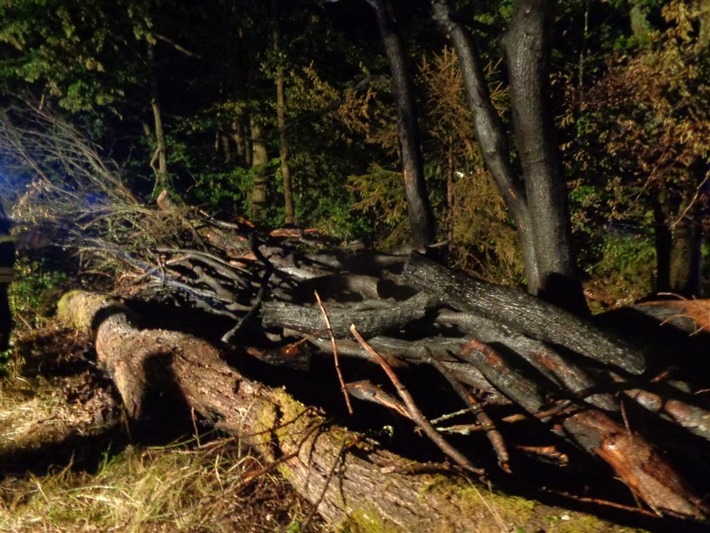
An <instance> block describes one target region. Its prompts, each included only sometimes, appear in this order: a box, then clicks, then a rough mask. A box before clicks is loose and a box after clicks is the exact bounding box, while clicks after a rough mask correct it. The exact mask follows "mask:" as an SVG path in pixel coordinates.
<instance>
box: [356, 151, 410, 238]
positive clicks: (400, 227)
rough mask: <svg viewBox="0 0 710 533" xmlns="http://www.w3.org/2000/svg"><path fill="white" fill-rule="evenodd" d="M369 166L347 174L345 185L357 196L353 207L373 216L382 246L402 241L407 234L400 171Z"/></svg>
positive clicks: (375, 165) (406, 219)
mask: <svg viewBox="0 0 710 533" xmlns="http://www.w3.org/2000/svg"><path fill="white" fill-rule="evenodd" d="M369 170H370V171H369V172H368V173H366V174H361V175H359V176H350V178H349V185H350V187H351V188H352V190H353V192H354V193H355V195H356V197H357V201H356V202H355V204H354V207H355V209H358V210H360V211H362V212H364V213H367V214H369V215H370V216H371V217H372V218H373V223H374V225H375V228H374V229H375V232H376V234H377V235H381V236H382V237H383V238H382V240H381V242H380V245H381V246H382V247H383V248H385V249H387V248H392V247H396V246H397V245H399V244H402V243H403V242H406V240H407V237H408V235H409V219H408V218H407V204H406V202H405V200H404V181H403V179H402V174H401V173H400V172H394V171H391V170H387V169H385V168H383V167H381V166H379V165H377V164H373V165H372V166H371V167H370V169H369Z"/></svg>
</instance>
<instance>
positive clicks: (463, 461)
mask: <svg viewBox="0 0 710 533" xmlns="http://www.w3.org/2000/svg"><path fill="white" fill-rule="evenodd" d="M350 332H351V333H352V334H353V336H354V337H355V338H356V339H357V341H358V342H359V343H360V345H361V346H362V347H363V348H364V349H365V350H366V351H367V352H368V353H369V354H370V355H372V356H373V357H374V358H375V361H377V363H378V364H379V365H380V367H382V370H384V371H385V374H387V377H388V378H389V379H390V381H391V382H392V384H393V385H394V386H395V389H397V394H399V397H400V398H402V401H403V402H404V403H405V405H406V406H407V409H409V412H410V414H411V415H412V419H413V420H414V421H415V422H416V423H417V425H418V426H419V427H420V428H421V429H422V431H424V433H425V434H426V435H427V437H429V438H430V439H431V441H432V442H433V443H434V444H436V445H437V446H438V447H439V449H440V450H441V451H442V452H444V453H445V454H446V455H448V456H449V457H450V458H451V459H452V460H453V461H454V462H455V463H456V464H458V465H459V466H460V467H461V468H463V469H465V470H468V471H469V472H473V473H474V474H478V475H483V474H484V473H485V470H483V469H482V468H476V467H475V466H473V464H471V462H470V461H469V460H468V459H467V458H466V457H465V456H464V455H463V454H462V453H461V452H459V451H458V450H457V449H456V448H454V447H453V446H451V444H449V443H448V442H447V441H446V439H444V438H443V437H442V436H441V435H440V434H439V433H438V432H437V431H436V429H434V426H432V425H431V423H429V421H428V420H427V419H426V417H425V416H424V415H423V414H422V412H421V410H420V409H419V408H418V407H417V404H416V403H415V402H414V398H412V395H411V394H409V391H408V390H407V388H406V387H405V386H404V385H403V384H402V382H401V381H400V380H399V378H398V377H397V374H395V373H394V370H392V367H390V366H389V365H388V364H387V361H385V359H384V357H382V356H381V355H380V354H379V353H377V351H376V350H375V349H374V348H373V347H372V346H370V345H369V344H368V343H367V341H366V340H365V339H364V338H363V337H362V335H360V332H358V330H357V328H356V327H355V324H353V325H351V326H350Z"/></svg>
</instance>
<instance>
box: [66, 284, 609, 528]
mask: <svg viewBox="0 0 710 533" xmlns="http://www.w3.org/2000/svg"><path fill="white" fill-rule="evenodd" d="M59 309H60V317H61V318H62V320H63V321H64V322H65V323H68V324H71V325H73V326H74V327H76V328H79V329H82V330H89V329H90V330H91V331H92V334H93V336H94V339H95V345H96V351H97V358H98V364H99V366H100V368H102V369H104V370H105V372H106V373H107V374H108V375H109V376H110V377H111V378H112V380H113V382H114V383H115V385H116V387H117V389H118V390H119V392H120V394H121V397H122V399H123V401H124V403H125V405H126V407H127V411H128V413H129V414H131V415H132V416H134V417H138V418H140V417H141V416H142V415H143V414H144V412H145V410H146V409H148V408H149V406H148V405H147V402H148V401H149V397H150V394H149V392H150V390H152V389H154V388H156V387H159V388H174V389H175V390H177V391H179V392H180V394H181V395H182V397H183V398H184V400H185V402H186V403H187V405H188V406H189V407H190V408H191V409H192V410H194V412H195V413H197V414H198V415H199V416H201V417H203V418H204V419H205V420H207V421H209V422H211V423H212V424H213V425H214V426H215V427H217V428H219V429H221V430H223V431H225V432H228V433H230V434H233V435H235V436H238V437H239V438H240V439H241V440H242V441H243V442H245V443H246V444H248V445H250V446H252V447H254V448H255V449H256V450H257V451H258V452H259V453H261V454H262V455H263V456H264V457H265V458H266V460H267V461H270V462H271V464H273V465H275V466H277V468H278V469H279V471H280V472H281V473H282V475H283V476H284V477H285V478H286V479H287V480H288V481H289V482H290V483H291V484H292V485H293V486H294V488H296V490H297V491H299V492H300V493H301V494H303V495H304V496H305V497H306V498H307V499H308V500H310V501H311V502H313V503H314V504H315V505H316V506H317V508H318V511H319V512H320V513H321V514H322V515H323V516H324V517H325V518H327V519H329V520H330V521H332V522H336V523H341V522H343V521H350V522H351V523H354V522H359V523H361V524H360V527H362V528H368V529H371V528H373V527H375V528H378V529H388V530H392V529H393V528H394V529H396V530H399V531H433V530H438V531H441V530H446V531H500V530H509V529H510V528H511V527H518V528H524V529H526V530H537V529H539V528H541V527H544V520H546V519H548V518H549V517H550V516H551V515H554V514H555V512H556V510H555V509H554V508H550V507H547V506H544V505H542V504H524V505H521V504H520V501H519V498H514V497H512V498H510V497H504V496H502V495H500V494H493V493H491V492H489V489H483V488H482V487H478V486H476V485H475V484H474V483H472V482H471V481H470V480H466V479H464V478H462V477H458V476H442V475H441V474H440V473H439V474H436V473H427V472H425V471H424V469H422V468H421V465H417V464H412V462H411V461H409V460H406V459H404V458H403V457H401V456H398V455H396V454H393V453H391V452H388V451H386V450H383V449H381V448H380V447H379V446H378V444H377V443H376V442H374V441H372V440H371V439H369V438H367V437H365V436H363V435H361V434H358V433H354V432H351V431H348V430H347V429H345V428H343V427H340V426H338V425H336V424H333V423H332V422H331V421H329V420H327V419H326V418H325V417H324V416H323V414H322V413H320V412H318V411H316V410H315V409H313V408H309V407H306V406H304V405H302V404H301V403H299V402H297V401H295V400H294V399H293V398H292V397H291V396H289V394H288V393H287V392H285V391H284V390H283V389H278V388H272V387H267V386H264V385H262V384H260V383H258V382H254V381H251V380H249V379H246V378H245V377H243V376H242V375H241V374H240V373H238V372H237V371H236V370H235V369H233V368H231V367H230V366H228V365H227V364H226V363H225V362H224V361H223V360H222V359H221V358H220V353H219V351H218V350H217V349H216V348H215V347H214V346H212V345H210V344H209V343H207V342H205V341H203V340H200V339H197V338H195V337H192V336H189V335H186V334H182V333H178V332H171V331H162V330H141V329H139V328H138V327H137V326H136V318H135V317H134V316H133V315H132V313H131V312H130V311H129V310H128V309H127V308H126V307H124V306H123V305H122V304H120V303H119V302H117V301H115V300H112V299H110V298H108V297H105V296H101V295H95V294H89V293H85V292H81V291H75V292H72V293H69V294H67V295H65V296H64V298H63V299H62V301H61V302H60V306H59ZM408 472H410V474H408ZM411 472H417V475H411ZM533 508H535V512H533ZM565 514H566V515H567V516H568V517H569V518H570V520H571V521H572V522H568V523H570V525H571V526H572V527H573V528H574V523H575V521H576V520H580V521H584V524H585V527H590V526H589V520H592V519H591V518H590V517H588V516H586V515H581V514H579V513H575V512H569V511H565ZM609 527H611V525H610V524H607V523H604V522H602V521H598V522H597V523H596V525H595V526H594V527H593V529H595V530H604V529H606V528H609Z"/></svg>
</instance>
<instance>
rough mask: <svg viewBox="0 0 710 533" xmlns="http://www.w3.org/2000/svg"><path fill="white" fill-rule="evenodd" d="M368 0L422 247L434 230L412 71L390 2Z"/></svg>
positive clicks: (416, 234) (415, 238) (411, 211)
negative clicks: (388, 78)
mask: <svg viewBox="0 0 710 533" xmlns="http://www.w3.org/2000/svg"><path fill="white" fill-rule="evenodd" d="M367 1H368V3H369V4H370V5H371V6H372V7H373V9H374V10H375V14H376V16H377V23H378V25H379V28H380V34H381V35H382V41H383V43H384V47H385V54H386V55H387V61H388V62H389V65H390V71H391V74H392V93H393V95H394V98H395V101H396V105H397V129H398V132H399V144H400V150H401V157H402V171H403V173H404V189H405V194H406V197H407V209H408V212H409V223H410V226H411V232H412V244H413V245H414V247H415V248H417V249H421V250H423V249H424V248H425V247H427V246H429V245H430V244H432V243H433V242H434V239H435V237H436V231H435V224H434V214H433V211H432V209H431V205H430V202H429V196H428V195H427V190H426V182H425V179H424V158H423V156H422V149H421V144H420V139H419V125H418V121H417V107H416V103H415V99H414V88H413V86H412V79H411V74H410V73H409V70H408V67H407V57H406V55H405V52H404V47H403V45H402V38H401V36H400V35H399V33H398V31H397V27H396V22H395V19H394V15H393V8H392V4H391V3H390V2H389V0H367Z"/></svg>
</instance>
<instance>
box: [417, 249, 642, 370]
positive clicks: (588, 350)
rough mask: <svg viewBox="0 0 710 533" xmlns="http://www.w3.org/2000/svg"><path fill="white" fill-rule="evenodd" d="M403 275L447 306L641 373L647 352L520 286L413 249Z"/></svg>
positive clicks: (609, 363)
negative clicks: (483, 278) (493, 281)
mask: <svg viewBox="0 0 710 533" xmlns="http://www.w3.org/2000/svg"><path fill="white" fill-rule="evenodd" d="M403 276H404V279H405V280H406V281H407V282H408V283H410V284H412V285H413V286H415V287H416V288H418V289H419V290H422V291H427V292H429V293H430V294H433V295H436V296H439V297H440V298H442V299H445V301H446V302H447V304H448V305H450V306H452V307H454V308H456V309H459V310H462V311H469V312H471V313H475V314H476V315H480V316H482V317H484V318H488V319H490V320H493V321H494V322H496V323H500V324H504V325H506V326H508V327H509V328H510V329H512V330H514V331H518V332H520V333H523V334H525V335H527V336H529V337H532V338H534V339H538V340H542V341H546V342H550V343H552V344H557V345H561V346H564V347H565V348H567V349H569V350H571V351H573V352H577V353H579V354H580V355H583V356H585V357H588V358H589V359H592V360H594V361H597V362H600V363H604V364H608V365H612V366H614V367H616V368H621V369H624V370H626V371H627V372H630V373H632V374H641V373H643V371H644V370H645V368H646V363H645V357H644V355H643V354H642V353H641V352H639V350H638V349H636V348H635V347H633V346H631V345H629V344H627V343H625V342H623V341H621V340H620V339H619V338H618V337H614V336H612V335H610V334H607V333H606V332H604V331H603V330H601V329H600V328H599V327H597V326H595V325H594V324H592V323H591V322H589V321H586V320H584V319H582V318H579V317H577V316H575V315H572V314H571V313H568V312H566V311H564V310H562V309H559V308H557V307H555V306H553V305H552V304H549V303H547V302H545V301H543V300H540V299H538V298H535V297H533V296H530V295H529V294H526V293H524V292H521V291H516V290H514V289H510V288H508V287H502V286H498V285H493V284H490V283H485V282H482V281H478V280H475V279H473V278H471V277H468V276H466V275H464V274H462V273H459V272H454V271H452V270H450V269H447V268H445V267H443V266H441V265H439V264H438V263H435V262H434V261H431V260H429V259H426V258H425V257H424V256H422V255H421V254H417V253H413V254H412V255H411V257H410V259H409V261H408V262H407V264H406V266H405V268H404V273H403Z"/></svg>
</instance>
